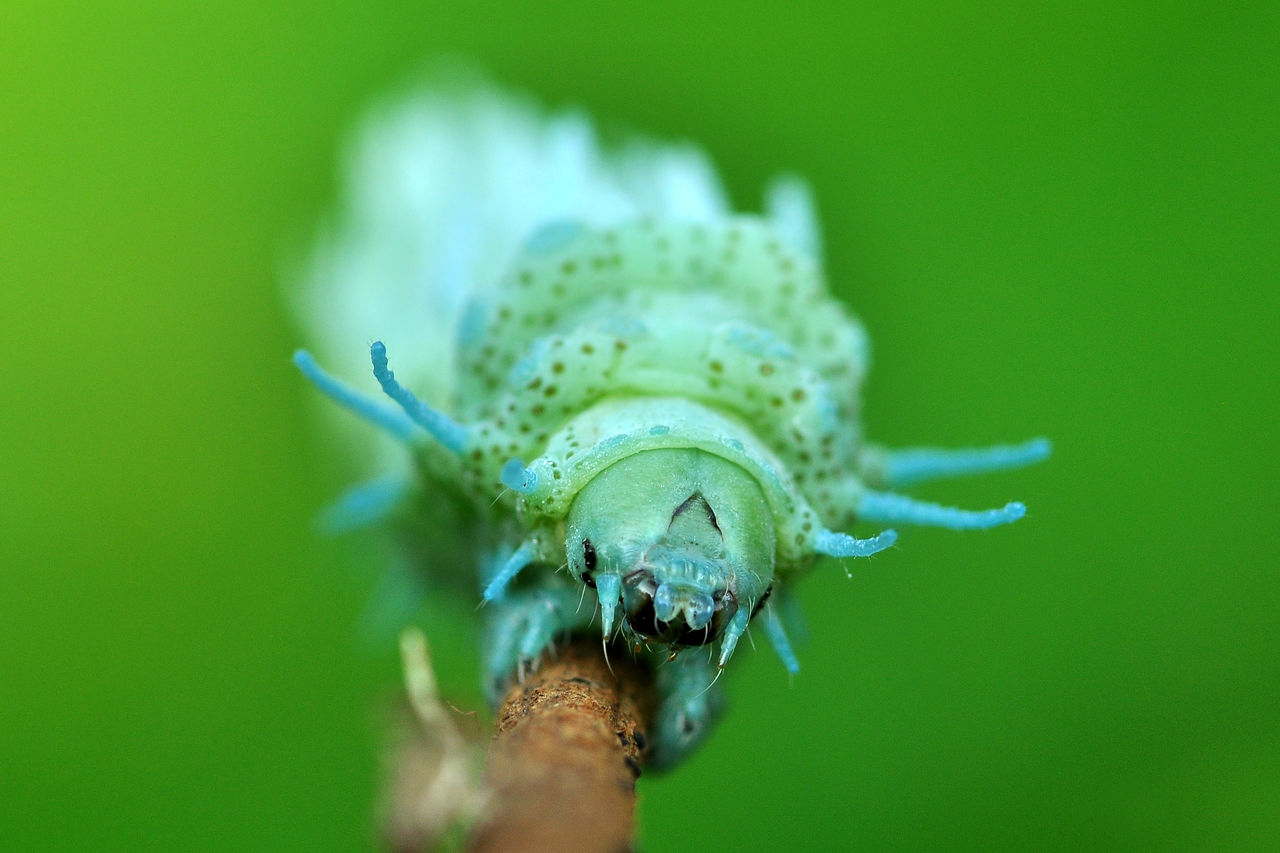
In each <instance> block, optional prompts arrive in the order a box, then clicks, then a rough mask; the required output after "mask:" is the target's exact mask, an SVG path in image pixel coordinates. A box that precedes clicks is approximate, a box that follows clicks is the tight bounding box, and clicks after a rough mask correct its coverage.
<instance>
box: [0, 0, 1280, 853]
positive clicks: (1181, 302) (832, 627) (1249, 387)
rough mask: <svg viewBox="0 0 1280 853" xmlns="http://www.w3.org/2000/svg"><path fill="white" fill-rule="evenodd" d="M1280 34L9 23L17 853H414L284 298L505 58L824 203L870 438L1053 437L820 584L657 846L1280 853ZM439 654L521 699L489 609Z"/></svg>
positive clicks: (677, 777) (5, 564)
mask: <svg viewBox="0 0 1280 853" xmlns="http://www.w3.org/2000/svg"><path fill="white" fill-rule="evenodd" d="M1276 9H1277V7H1276V6H1275V4H1274V3H1252V4H1250V3H1242V4H1186V5H1182V4H1177V3H1163V4H1154V3H1149V4H1124V5H1123V6H1117V4H1113V3H1096V4H1090V5H1089V6H1088V7H1086V6H1082V5H1081V4H1076V3H1070V4H1068V3H1064V4H1059V5H1058V6H1056V7H1053V6H1048V5H1041V4H1026V3H999V4H978V5H975V4H968V3H950V4H937V5H924V6H913V7H910V8H906V7H901V8H897V7H895V8H892V9H890V8H889V7H885V8H884V9H871V8H857V7H854V6H850V5H846V4H830V5H829V6H826V7H810V6H808V5H804V4H799V5H796V6H794V7H791V8H789V9H788V10H787V11H785V12H784V11H782V7H781V6H779V5H778V4H775V3H759V4H750V5H746V4H742V3H738V4H732V5H725V6H723V7H721V8H719V9H714V10H713V9H711V8H709V7H705V6H699V5H696V4H689V3H673V4H658V5H655V4H617V5H615V4H600V3H588V2H572V3H559V4H555V5H554V6H551V5H548V4H543V5H542V6H540V7H539V6H533V5H530V4H524V3H513V2H509V3H502V4H493V5H489V4H483V5H481V4H476V5H467V6H465V7H464V6H442V5H426V4H424V5H421V6H410V5H400V4H395V3H377V4H369V3H344V2H333V0H330V1H329V2H319V3H315V4H307V5H300V6H289V5H284V4H280V5H277V6H270V7H269V6H265V5H264V4H260V3H250V2H230V3H221V4H217V5H216V6H213V5H210V6H209V7H208V8H205V9H203V10H198V9H194V8H187V7H179V6H178V5H177V4H170V3H146V2H133V3H127V4H125V3H121V4H115V5H113V4H103V3H88V4H68V5H63V4H43V3H42V4H34V3H26V4H19V5H18V6H16V7H15V6H14V5H13V4H9V6H8V7H7V8H6V11H5V14H4V18H5V24H4V26H3V31H2V32H0V300H2V302H0V309H2V310H0V353H3V368H4V369H3V374H2V375H0V388H2V390H3V394H2V397H0V399H2V400H3V403H2V405H3V409H4V413H3V419H2V421H0V431H2V432H0V483H3V487H2V488H0V504H2V507H0V509H2V512H3V514H2V516H0V525H2V527H0V567H2V569H3V585H2V587H0V655H2V659H0V847H2V848H3V849H8V850H19V849H86V848H95V849H152V848H155V849H262V850H282V849H316V850H318V849H332V850H340V849H361V848H364V847H368V846H370V845H371V844H372V843H373V838H374V836H373V833H372V830H371V829H370V826H371V814H372V805H371V803H372V793H373V789H374V786H375V779H376V777H377V772H378V768H377V761H378V746H379V739H380V734H379V727H380V722H379V715H378V713H377V708H378V706H379V702H380V701H381V700H382V699H385V697H386V696H387V695H389V694H391V693H393V692H394V690H395V687H396V678H397V667H396V659H395V655H394V652H393V650H392V649H391V648H390V644H388V645H387V646H385V647H374V648H372V649H370V648H368V647H367V646H362V645H361V642H360V641H359V639H358V635H357V631H356V630H355V627H354V625H355V621H356V618H357V616H358V614H359V612H360V610H361V608H362V606H363V601H364V597H365V595H366V593H367V591H368V589H369V586H370V584H371V583H372V579H371V578H370V577H368V576H366V574H365V572H364V565H363V563H362V560H365V561H367V559H368V557H367V554H365V552H364V549H363V548H362V547H361V543H360V542H356V543H354V544H348V545H339V544H335V543H332V542H326V541H322V540H319V539H317V538H316V537H315V536H314V535H313V534H312V532H311V530H310V528H309V523H308V520H309V518H310V515H311V513H312V512H313V511H314V510H315V509H316V508H317V507H318V506H319V505H321V504H322V502H323V501H324V500H325V499H326V497H328V496H329V495H330V494H331V493H332V492H333V491H334V490H335V489H336V488H337V487H338V486H339V485H340V484H341V483H342V482H343V475H344V472H343V467H342V466H341V464H339V462H338V461H337V460H338V459H339V458H340V457H341V456H342V454H343V448H340V447H332V446H323V445H322V444H321V443H320V441H319V432H318V431H316V430H315V429H313V426H314V424H313V422H312V419H311V418H310V415H311V413H312V411H313V409H314V406H313V399H312V395H313V392H312V391H311V390H310V389H309V388H307V387H306V386H305V385H304V383H303V382H302V381H301V380H300V379H299V378H298V377H297V376H296V375H294V373H293V370H292V368H291V366H290V365H289V362H288V355H289V353H290V351H291V350H292V348H293V347H294V346H295V344H296V343H297V342H298V340H299V335H298V332H297V330H296V329H294V328H293V327H292V326H291V323H290V321H289V320H288V318H287V316H286V312H285V310H284V308H283V300H282V299H281V297H280V296H279V290H278V281H279V271H280V261H281V259H282V258H283V257H284V256H285V250H286V249H288V248H290V247H296V246H297V245H299V244H300V241H301V240H302V239H303V238H304V237H305V236H306V235H307V234H308V233H309V229H310V228H311V227H312V225H313V223H314V222H315V221H316V219H317V217H318V215H319V214H320V212H321V211H322V210H324V209H325V208H326V206H328V205H330V204H332V202H333V200H334V175H335V163H336V152H337V150H338V145H339V142H340V140H341V139H342V137H343V134H344V132H345V131H346V129H347V128H348V127H349V125H350V123H351V121H352V120H353V119H354V118H355V116H356V115H357V114H358V111H359V110H360V108H361V106H362V105H363V104H365V103H366V102H367V101H368V99H370V98H371V97H373V96H376V95H378V94H380V93H381V92H383V91H385V90H386V88H387V87H389V86H391V85H393V84H395V83H396V82H397V81H398V80H401V79H402V78H403V76H404V75H405V74H406V73H407V72H409V71H411V70H412V69H413V68H415V67H416V66H417V64H418V63H419V62H420V61H421V60H422V59H423V58H425V57H430V56H432V55H436V54H439V53H441V52H450V53H455V54H463V55H468V56H474V57H476V58H477V59H478V60H479V61H480V62H481V63H482V64H483V65H485V66H486V67H488V68H489V69H490V70H491V72H492V73H493V74H494V76H495V77H496V78H497V79H498V80H500V81H503V82H506V83H508V84H511V85H514V86H518V87H521V88H525V89H529V90H531V91H533V92H534V93H535V94H537V95H539V96H540V97H542V98H543V99H544V100H546V101H547V102H548V103H551V104H557V105H558V104H563V103H576V104H580V105H583V106H585V107H587V108H589V109H590V110H591V111H593V112H594V113H596V114H598V115H600V116H602V117H603V118H605V119H606V120H609V121H611V122H615V123H623V124H626V125H629V126H632V127H635V128H638V129H643V130H646V131H649V132H652V133H654V134H658V135H663V136H676V137H687V138H692V139H695V140H698V141H700V142H701V143H702V144H704V145H705V147H706V148H707V149H708V151H709V152H710V154H711V155H712V157H713V158H714V159H715V160H716V161H717V162H718V163H719V164H720V166H721V167H722V169H723V173H724V175H725V176H726V178H727V180H728V182H729V185H730V187H731V190H732V192H733V194H734V196H735V199H736V200H737V201H738V203H739V204H741V205H743V206H754V205H755V204H756V199H757V197H758V191H759V188H760V187H761V186H762V184H763V182H764V180H765V178H766V177H767V176H768V175H770V174H772V173H773V172H775V171H777V170H779V169H782V168H792V169H795V170H798V171H800V172H802V173H804V174H805V175H807V176H809V177H810V178H811V179H812V181H813V183H814V185H815V186H816V188H817V191H818V195H819V201H820V204H821V207H822V210H823V213H824V220H825V226H826V233H827V240H828V244H829V254H830V273H831V276H832V279H833V282H834V284H835V286H836V287H837V289H838V290H840V291H841V292H842V293H843V294H844V295H845V296H846V297H847V298H848V299H849V300H850V301H851V302H852V304H853V305H854V306H855V307H856V309H857V310H858V311H859V312H860V313H861V314H862V316H863V318H864V319H865V321H866V323H867V325H868V327H869V329H870V330H871V334H872V337H873V342H874V344H875V346H876V355H877V362H876V367H875V370H874V372H873V377H872V382H871V384H870V387H869V388H868V389H867V419H868V428H869V432H870V433H871V434H872V435H873V436H875V437H877V438H879V439H882V440H884V441H887V442H892V443H900V444H909V443H924V442H944V443H983V442H989V441H996V440H1001V439H1018V438H1022V437H1025V436H1030V435H1036V434H1046V435H1049V436H1051V437H1053V439H1054V440H1055V443H1056V455H1055V457H1054V459H1053V460H1052V461H1051V462H1050V463H1049V464H1047V465H1043V466H1040V467H1038V468H1035V469H1032V470H1029V471H1026V472H1020V473H1016V474H1006V475H1000V476H993V477H987V478H982V479H979V480H975V481H972V482H967V483H957V484H953V485H948V486H946V487H945V488H934V489H931V490H925V492H924V494H926V495H927V496H929V497H931V498H934V499H937V500H944V501H955V502H960V503H963V504H965V505H975V506H987V505H998V504H1000V503H1002V502H1003V501H1005V500H1007V499H1010V498H1019V499H1023V500H1025V501H1026V503H1027V504H1028V505H1029V506H1030V508H1031V511H1030V515H1029V517H1028V518H1027V519H1026V520H1025V521H1024V522H1022V523H1020V524H1018V525H1016V526H1014V527H1012V528H1008V529H1001V530H997V531H992V532H990V533H985V534H982V533H970V534H963V535H960V534H951V533H946V532H932V531H918V530H912V531H910V532H909V533H908V535H906V536H904V537H903V539H902V541H901V543H900V545H899V547H898V548H896V549H895V550H894V551H893V552H891V553H890V554H888V555H887V556H883V557H880V558H877V559H876V560H873V561H868V562H867V563H864V564H857V565H851V566H850V568H851V569H853V571H854V576H853V578H852V580H849V579H846V577H845V576H844V573H843V572H841V571H840V569H839V568H838V567H836V566H834V565H826V566H823V567H821V568H820V569H819V570H818V571H817V572H816V573H815V575H814V576H813V577H812V578H811V579H809V581H808V582H807V583H806V584H805V589H804V591H803V596H802V597H803V599H804V600H805V602H806V605H807V611H808V614H809V619H810V632H809V633H810V636H811V640H810V642H809V643H808V644H807V645H806V646H805V647H804V648H803V649H802V662H803V671H802V672H801V674H800V676H799V677H797V678H796V679H795V680H794V683H791V684H788V679H787V677H786V675H785V673H784V672H783V671H782V668H781V667H780V666H779V665H778V664H777V662H776V661H775V660H774V659H773V657H772V654H771V653H769V652H768V651H767V649H763V648H762V649H761V652H760V653H758V654H751V653H749V652H748V653H747V654H745V655H741V656H740V658H739V659H737V660H735V666H734V670H735V671H734V672H733V673H732V677H731V678H730V679H729V682H730V684H729V692H730V694H731V699H732V701H733V708H732V710H731V712H730V714H729V715H728V717H727V719H726V721H725V723H724V725H723V726H721V727H720V728H719V730H718V731H717V733H716V734H715V736H714V738H713V740H712V741H711V742H710V744H709V745H708V746H707V747H706V748H705V749H704V750H703V751H702V752H701V753H699V754H698V756H697V757H696V758H695V759H694V760H693V761H691V762H690V763H689V764H688V765H687V766H684V767H682V768H681V769H680V770H679V771H678V772H676V773H675V774H674V775H671V776H669V777H665V778H650V777H646V778H645V779H643V780H642V783H641V791H642V797H643V803H642V809H641V821H642V842H643V846H644V849H648V850H657V851H661V850H714V849H719V848H732V849H735V850H773V849H815V850H817V849H833V848H835V849H840V848H861V849H886V848H893V849H907V850H938V849H949V848H956V849H975V848H981V849H997V848H1007V849H1019V848H1021V849H1064V850H1079V849H1096V848H1104V849H1144V848H1153V847H1160V848H1187V849H1197V848H1199V849H1204V848H1216V849H1245V848H1249V847H1259V848H1265V847H1268V846H1271V845H1273V844H1274V843H1275V841H1276V839H1277V838H1280V719H1278V713H1277V712H1278V710H1280V679H1278V678H1277V676H1280V656H1278V654H1277V652H1278V650H1280V644H1278V643H1277V639H1278V633H1280V632H1277V623H1278V621H1280V616H1278V615H1277V614H1278V612H1280V610H1278V607H1280V582H1278V581H1277V571H1278V569H1280V551H1278V549H1277V546H1276V542H1275V540H1276V522H1275V517H1274V512H1275V506H1276V498H1277V489H1276V478H1277V473H1278V472H1277V464H1276V463H1277V454H1276V451H1275V445H1274V442H1275V439H1276V437H1277V435H1276V434H1277V430H1276V408H1277V407H1276V392H1277V371H1276V368H1277V358H1276V356H1277V346H1276V322H1277V319H1278V318H1280V310H1278V309H1280V305H1278V304H1277V303H1278V301H1280V300H1278V298H1277V273H1278V272H1280V264H1278V263H1277V251H1276V238H1277V233H1278V232H1277V225H1278V224H1280V216H1278V215H1277V214H1278V213H1280V211H1278V210H1277V206H1278V205H1277V200H1278V199H1280V181H1278V175H1280V169H1278V168H1277V166H1278V165H1280V164H1278V162H1277V156H1276V155H1277V141H1278V136H1277V116H1278V115H1280V112H1278V110H1277V100H1276V98H1277V95H1276V93H1277V84H1278V83H1280V72H1278V68H1280V66H1277V64H1276V56H1277V52H1278V50H1280V38H1278V36H1280V18H1278V16H1277V13H1276ZM460 610H461V611H462V612H461V613H457V612H453V611H451V610H449V609H448V608H445V607H439V608H433V615H432V617H431V619H430V624H428V625H427V627H428V629H429V630H430V632H431V635H432V638H433V641H434V643H435V645H436V646H437V651H438V654H439V656H440V658H441V661H440V668H441V670H442V678H443V680H444V682H445V685H446V688H447V689H448V691H449V693H450V695H451V696H453V697H455V699H456V700H457V701H458V702H459V703H461V704H462V705H464V706H466V707H475V705H476V704H477V703H478V699H477V694H476V690H475V689H474V687H473V684H472V681H473V678H474V672H475V670H474V664H473V661H472V654H473V653H472V651H471V649H470V648H469V643H470V637H469V635H468V630H469V629H468V620H469V617H470V614H469V612H468V610H467V608H465V607H463V608H460Z"/></svg>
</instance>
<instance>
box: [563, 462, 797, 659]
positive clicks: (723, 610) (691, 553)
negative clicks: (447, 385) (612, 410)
mask: <svg viewBox="0 0 1280 853" xmlns="http://www.w3.org/2000/svg"><path fill="white" fill-rule="evenodd" d="M566 531H567V532H566V541H565V548H566V551H567V553H568V555H569V571H570V573H571V574H572V575H573V576H574V577H575V578H577V579H579V580H581V581H582V582H583V583H584V584H586V585H587V586H591V587H593V588H595V590H596V593H597V595H598V597H599V600H600V608H601V615H602V621H603V627H604V633H605V637H606V638H607V637H609V636H611V635H612V633H613V629H614V628H615V626H616V625H617V624H618V621H617V619H618V609H619V607H621V625H622V628H623V631H624V633H627V634H630V635H632V636H635V637H636V638H638V639H640V640H642V641H643V640H653V641H656V642H659V643H666V644H670V645H673V646H701V645H705V644H707V643H710V642H712V641H714V640H716V639H718V638H720V637H722V636H723V635H725V633H726V631H729V630H730V627H729V626H730V625H737V626H738V628H737V632H738V634H740V633H741V628H744V627H745V625H746V619H747V618H749V616H750V614H751V611H752V609H753V608H754V607H755V606H756V604H757V603H758V602H760V601H761V600H762V599H763V597H764V596H765V594H766V592H767V590H768V589H769V586H770V584H771V583H772V581H773V566H774V545H775V542H774V526H773V518H772V516H771V514H770V511H769V507H768V505H767V503H766V501H765V498H764V494H763V493H762V492H761V490H760V486H759V484H758V483H757V482H756V481H755V479H754V478H753V477H752V476H751V475H750V474H748V473H747V471H745V470H744V469H743V468H741V467H739V466H738V465H735V464H734V463H732V462H730V461H728V460H726V459H723V458H721V457H719V456H716V455H714V454H712V453H708V452H706V451H704V450H697V449H686V448H681V449H659V450H648V451H644V452H641V453H636V454H634V455H632V456H629V457H627V458H625V459H622V460H620V461H618V462H615V463H614V464H613V465H611V466H609V467H608V468H606V469H605V470H603V471H602V472H600V473H599V474H597V475H596V476H595V477H594V478H593V479H592V480H591V481H590V482H589V483H588V484H587V485H586V486H585V487H584V488H583V489H582V490H581V491H580V492H579V493H578V495H577V496H576V497H575V498H574V501H573V504H572V506H571V507H570V509H569V515H568V521H567V527H566ZM739 614H741V615H739ZM736 641H737V637H736V636H735V637H733V642H736Z"/></svg>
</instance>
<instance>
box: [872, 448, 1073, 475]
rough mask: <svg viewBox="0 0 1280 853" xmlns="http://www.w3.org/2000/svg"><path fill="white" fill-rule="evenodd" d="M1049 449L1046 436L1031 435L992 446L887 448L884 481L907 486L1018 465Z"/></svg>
mask: <svg viewBox="0 0 1280 853" xmlns="http://www.w3.org/2000/svg"><path fill="white" fill-rule="evenodd" d="M1050 450H1051V446H1050V444H1049V439H1047V438H1033V439H1031V440H1030V441H1025V442H1023V443H1022V444H1000V445H996V446H994V447H965V448H956V449H954V450H947V449H943V448H939V447H912V448H905V449H903V450H890V451H888V452H886V453H885V462H884V470H885V482H886V484H888V485H890V486H907V485H910V484H912V483H920V482H923V481H925V480H932V479H935V478H938V477H957V476H961V475H964V474H982V473H985V472H987V471H1001V470H1004V469H1007V468H1021V467H1022V466H1024V465H1030V464H1032V463H1034V462H1040V461H1041V460H1043V459H1046V458H1048V456H1049V452H1050Z"/></svg>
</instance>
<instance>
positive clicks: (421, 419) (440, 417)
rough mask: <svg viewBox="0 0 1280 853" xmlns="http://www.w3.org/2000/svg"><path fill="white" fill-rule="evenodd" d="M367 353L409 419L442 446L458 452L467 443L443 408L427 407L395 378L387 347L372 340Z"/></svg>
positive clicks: (460, 428) (380, 381) (385, 388)
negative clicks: (388, 360) (390, 365)
mask: <svg viewBox="0 0 1280 853" xmlns="http://www.w3.org/2000/svg"><path fill="white" fill-rule="evenodd" d="M369 355H370V357H371V358H372V359H373V375H374V377H376V378H377V380H378V384H379V385H381V386H382V390H383V391H384V392H386V395H387V396H388V397H390V398H391V399H392V400H395V401H396V402H397V403H399V404H400V408H402V409H404V413H405V414H406V415H408V416H409V418H410V420H412V421H413V422H414V423H416V424H418V425H419V426H421V427H422V428H423V429H425V430H426V431H427V432H429V433H431V434H432V435H433V436H435V439H436V441H438V442H440V444H441V445H443V446H444V447H445V449H447V450H451V451H453V452H454V453H457V454H459V455H461V454H462V451H463V449H464V448H465V447H466V446H467V429H466V427H464V426H462V425H461V424H459V423H458V422H457V421H455V420H453V418H451V417H449V416H448V415H446V414H445V413H444V412H440V411H437V410H436V409H433V408H431V407H430V406H428V405H427V404H426V403H424V402H422V401H421V400H419V399H418V398H417V397H415V396H414V395H413V392H412V391H410V390H409V389H408V388H405V387H404V386H402V385H401V384H400V383H399V382H397V381H396V375H395V374H394V373H392V372H391V370H390V368H389V367H388V366H387V348H386V347H385V346H383V344H382V341H376V342H374V344H373V346H371V347H370V348H369Z"/></svg>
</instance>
